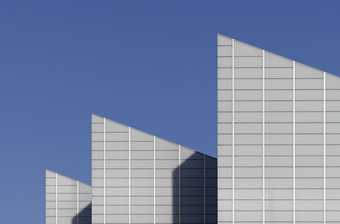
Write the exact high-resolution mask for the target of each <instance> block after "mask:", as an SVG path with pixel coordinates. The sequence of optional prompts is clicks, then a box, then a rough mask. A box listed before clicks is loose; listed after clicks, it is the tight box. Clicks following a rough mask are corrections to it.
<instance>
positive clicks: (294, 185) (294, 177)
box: [293, 61, 296, 223]
mask: <svg viewBox="0 0 340 224" xmlns="http://www.w3.org/2000/svg"><path fill="white" fill-rule="evenodd" d="M295 72H296V71H295V61H293V223H295V220H296V217H295V215H296V211H295V210H296V196H295V191H296V170H295V168H296V161H295V157H296V152H295V144H296V142H295V134H296V133H295V131H296V120H295V119H296V117H295V112H296V105H295V100H296V96H295V94H296V86H295V78H296V74H295Z"/></svg>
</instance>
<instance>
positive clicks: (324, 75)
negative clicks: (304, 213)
mask: <svg viewBox="0 0 340 224" xmlns="http://www.w3.org/2000/svg"><path fill="white" fill-rule="evenodd" d="M326 97H327V96H326V72H324V73H323V223H327V213H326V193H327V192H326V180H327V179H326V178H327V176H326V175H327V174H326V164H327V163H326V159H327V154H326V109H327V108H326V102H327V101H326Z"/></svg>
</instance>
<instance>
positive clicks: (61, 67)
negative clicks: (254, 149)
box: [0, 0, 340, 224]
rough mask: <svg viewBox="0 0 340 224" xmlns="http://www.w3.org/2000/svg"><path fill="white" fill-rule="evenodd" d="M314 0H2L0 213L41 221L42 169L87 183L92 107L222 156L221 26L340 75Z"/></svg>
mask: <svg viewBox="0 0 340 224" xmlns="http://www.w3.org/2000/svg"><path fill="white" fill-rule="evenodd" d="M170 2H171V3H170ZM280 2H281V3H280ZM315 2H317V3H315ZM315 2H314V1H311V0H309V1H288V0H285V1H206V3H200V2H199V1H167V2H166V1H134V2H132V1H131V2H129V1H86V0H82V1H71V0H67V1H62V0H58V1H46V0H45V1H28V0H25V1H14V0H10V1H7V0H2V1H1V3H0V136H1V137H0V150H1V154H0V176H1V179H0V180H1V182H0V199H1V205H0V214H1V222H2V223H26V224H37V223H44V222H45V221H44V169H45V168H48V169H51V170H54V171H57V172H60V173H62V174H64V175H67V176H70V177H74V178H78V179H80V180H82V181H84V182H86V183H90V115H91V113H97V114H99V115H102V116H107V117H108V118H111V119H113V120H116V121H119V122H123V123H125V124H128V125H130V126H133V127H136V128H139V129H142V130H145V131H147V132H150V133H154V134H157V135H158V136H161V137H164V138H166V139H169V140H172V141H175V142H177V143H180V144H183V145H186V146H190V147H192V148H195V149H197V150H199V151H202V152H205V153H208V154H212V155H215V154H216V58H215V56H216V48H215V44H216V33H217V32H220V33H223V34H226V35H229V36H231V37H234V38H236V39H240V40H243V41H245V42H249V43H251V44H254V45H256V46H259V47H262V48H265V49H267V50H269V51H273V52H275V53H278V54H281V55H283V56H287V57H290V58H293V59H296V60H298V61H301V62H304V63H306V64H309V65H312V66H315V67H317V68H320V69H323V70H326V71H328V72H331V73H335V74H340V63H339V58H340V42H339V40H340V28H339V27H340V25H339V21H340V2H339V1H315Z"/></svg>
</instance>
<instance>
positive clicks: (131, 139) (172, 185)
mask: <svg viewBox="0 0 340 224" xmlns="http://www.w3.org/2000/svg"><path fill="white" fill-rule="evenodd" d="M216 172H217V171H216V159H215V158H213V157H210V156H207V155H204V154H202V153H199V152H195V151H193V150H191V149H188V148H186V147H184V146H181V145H178V144H175V143H172V142H169V141H166V140H164V139H162V138H159V137H156V136H153V135H150V134H147V133H145V132H142V131H139V130H137V129H134V128H131V127H128V126H125V125H122V124H119V123H117V122H114V121H111V120H109V119H106V118H103V117H99V116H96V115H93V117H92V189H93V191H92V192H93V195H92V197H93V202H92V203H93V204H92V209H93V213H92V223H93V224H101V223H126V224H130V223H164V224H165V223H192V224H194V223H195V224H198V223H202V224H203V223H206V224H213V223H216V219H217V218H216V204H217V201H216V199H217V198H216V197H217V192H216V184H217V183H216V182H217V181H216V176H217V174H216Z"/></svg>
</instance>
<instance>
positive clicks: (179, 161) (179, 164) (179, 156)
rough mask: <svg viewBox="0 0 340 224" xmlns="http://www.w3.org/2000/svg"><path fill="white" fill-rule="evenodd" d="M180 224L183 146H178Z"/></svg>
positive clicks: (179, 218)
mask: <svg viewBox="0 0 340 224" xmlns="http://www.w3.org/2000/svg"><path fill="white" fill-rule="evenodd" d="M178 223H179V224H180V223H181V145H178Z"/></svg>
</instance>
